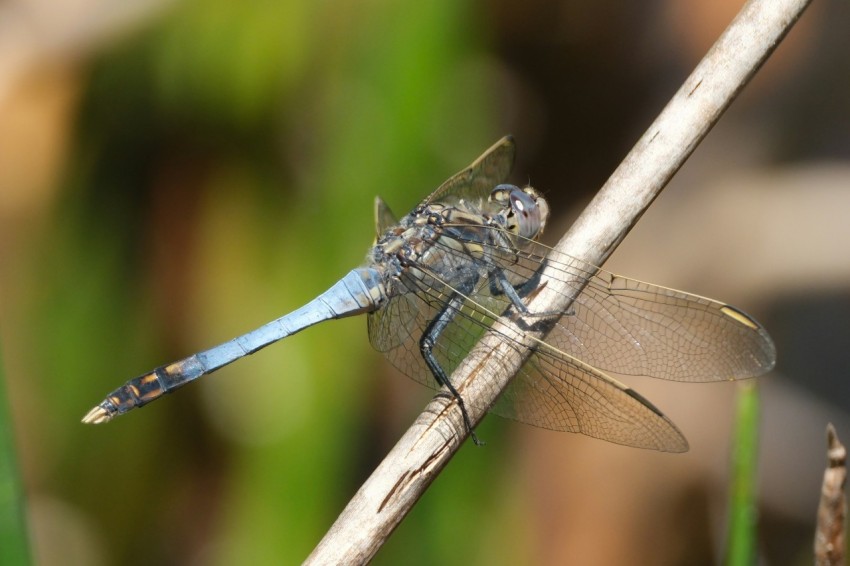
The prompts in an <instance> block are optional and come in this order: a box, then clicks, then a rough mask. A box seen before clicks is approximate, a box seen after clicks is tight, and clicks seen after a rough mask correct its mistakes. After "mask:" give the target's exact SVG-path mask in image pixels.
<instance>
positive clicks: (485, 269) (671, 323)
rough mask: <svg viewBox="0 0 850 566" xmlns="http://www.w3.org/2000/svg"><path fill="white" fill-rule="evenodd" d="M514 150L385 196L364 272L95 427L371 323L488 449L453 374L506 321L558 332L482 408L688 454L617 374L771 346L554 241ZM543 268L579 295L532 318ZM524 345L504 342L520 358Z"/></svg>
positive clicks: (374, 334)
mask: <svg viewBox="0 0 850 566" xmlns="http://www.w3.org/2000/svg"><path fill="white" fill-rule="evenodd" d="M515 153H516V150H515V144H514V141H513V139H512V138H511V137H510V136H507V137H505V138H503V139H501V140H499V141H498V142H497V143H496V144H494V145H493V146H492V147H490V148H489V149H488V150H487V151H486V152H484V154H483V155H481V156H480V157H479V158H478V159H476V160H475V161H474V162H473V163H472V164H471V165H470V166H469V167H467V168H465V169H463V170H462V171H460V172H459V173H457V174H456V175H454V176H452V177H451V178H449V179H448V180H447V181H445V182H444V183H443V184H442V185H440V186H439V187H438V188H437V189H436V190H435V191H434V192H433V193H431V195H429V196H428V197H427V198H425V199H424V200H423V201H422V202H421V203H419V205H418V206H416V208H414V209H413V210H412V211H411V212H410V213H409V214H407V215H406V216H404V217H403V218H401V219H400V220H397V219H396V218H395V216H394V215H393V213H392V212H391V211H390V209H389V207H387V206H386V204H384V202H383V201H382V200H381V199H380V198H376V201H375V224H376V229H377V238H376V240H375V243H374V245H373V246H372V248H371V249H370V250H369V252H368V253H367V256H366V260H365V263H364V264H363V265H362V266H360V267H358V268H356V269H353V270H351V271H350V272H349V273H348V274H347V275H345V276H344V277H343V278H342V279H340V280H339V281H338V282H337V283H335V284H334V285H333V286H332V287H330V289H328V290H327V291H325V292H324V293H322V294H321V295H319V296H318V297H316V298H315V299H313V300H312V301H310V302H309V303H307V304H306V305H304V306H302V307H301V308H299V309H297V310H295V311H293V312H291V313H290V314H287V315H285V316H283V317H281V318H278V319H276V320H274V321H272V322H269V323H267V324H265V325H263V326H261V327H259V328H257V329H255V330H253V331H251V332H248V333H247V334H244V335H242V336H239V337H237V338H234V339H232V340H230V341H228V342H224V343H223V344H220V345H218V346H215V347H213V348H210V349H208V350H205V351H202V352H199V353H196V354H193V355H191V356H189V357H187V358H184V359H182V360H179V361H176V362H173V363H170V364H167V365H163V366H160V367H158V368H156V369H154V370H153V371H151V372H148V373H145V374H142V375H140V376H139V377H136V378H134V379H131V380H130V381H128V382H126V383H125V384H124V385H122V386H121V387H119V388H118V389H116V390H115V391H113V392H112V393H110V394H109V395H107V396H106V398H105V399H104V400H103V401H102V402H101V403H100V404H98V405H97V406H95V407H94V408H93V409H92V410H91V411H89V413H88V414H86V416H85V417H84V418H83V422H84V423H103V422H106V421H109V420H111V419H112V418H113V417H115V416H117V415H120V414H123V413H126V412H128V411H131V410H132V409H135V408H137V407H141V406H143V405H146V404H148V403H150V402H151V401H154V400H156V399H158V398H159V397H161V396H162V395H164V394H165V393H171V392H172V391H174V390H175V389H177V388H179V387H181V386H183V385H185V384H187V383H189V382H192V381H194V380H196V379H198V378H199V377H201V376H203V375H205V374H208V373H211V372H213V371H216V370H218V369H219V368H221V367H223V366H225V365H227V364H230V363H231V362H234V361H236V360H238V359H239V358H242V357H244V356H247V355H249V354H253V353H254V352H256V351H257V350H259V349H261V348H263V347H265V346H268V345H269V344H272V343H273V342H277V341H278V340H281V339H283V338H286V337H287V336H290V335H292V334H295V333H296V332H299V331H301V330H304V329H305V328H308V327H310V326H313V325H314V324H317V323H319V322H323V321H326V320H329V319H337V318H342V317H347V316H353V315H358V314H364V313H368V318H367V322H368V331H369V339H370V342H371V344H372V345H373V346H374V348H375V349H377V350H378V351H380V352H382V353H383V354H384V355H385V356H386V357H387V358H388V359H389V361H390V362H391V363H392V364H393V365H394V366H395V367H397V368H398V369H399V370H401V372H402V373H404V374H406V375H408V376H409V377H411V378H413V379H414V380H416V381H418V382H420V383H422V384H424V385H427V386H429V387H432V388H434V389H438V390H442V391H443V392H444V394H448V395H451V397H452V398H453V399H454V401H456V402H457V404H458V406H459V408H460V411H461V413H462V416H463V421H464V424H465V426H466V429H467V431H468V432H469V433H470V436H471V437H472V439H473V441H474V442H475V443H476V444H479V443H480V442H479V440H478V438H477V436H476V435H475V432H474V429H473V426H472V422H471V420H470V418H469V414H468V411H467V406H466V402H467V401H466V400H465V399H464V398H463V397H462V396H461V395H460V394H459V393H458V390H457V387H456V384H455V383H453V382H452V380H451V377H450V376H451V375H452V372H453V371H454V370H455V368H457V367H458V365H459V364H460V363H461V362H462V361H463V360H464V358H465V357H466V356H467V355H468V354H469V352H470V350H472V348H473V347H474V346H475V345H476V343H477V342H478V340H479V339H480V338H481V337H482V336H483V335H484V334H485V333H486V332H488V331H491V332H492V331H498V330H497V328H499V327H498V325H494V323H495V321H497V320H499V319H500V317H503V316H507V317H510V318H511V319H514V320H522V321H526V324H525V326H524V327H523V328H525V329H526V330H523V332H528V333H530V332H531V331H532V330H531V329H532V328H534V327H535V326H536V323H537V322H540V323H541V324H542V323H545V328H546V329H547V330H546V333H545V335H544V337H543V338H540V339H536V341H535V342H534V344H535V346H534V347H533V348H532V351H531V353H530V355H528V357H527V358H526V359H525V362H524V363H523V365H522V366H521V368H520V370H519V371H518V373H517V374H516V375H515V376H514V378H513V379H512V380H511V381H510V383H509V384H508V386H507V388H506V389H505V390H504V391H503V392H502V394H501V395H500V397H499V398H498V399H497V401H496V402H495V403H494V404H492V406H489V405H488V406H484V407H480V408H481V409H483V410H487V411H489V412H491V413H494V414H497V415H500V416H504V417H508V418H511V419H515V420H517V421H521V422H524V423H528V424H531V425H535V426H538V427H542V428H547V429H553V430H559V431H568V432H574V433H581V434H584V435H587V436H590V437H594V438H598V439H603V440H607V441H610V442H613V443H617V444H623V445H628V446H634V447H638V448H647V449H654V450H660V451H668V452H683V451H686V450H687V449H688V444H687V440H686V439H685V437H684V435H683V434H682V432H681V431H680V430H679V429H678V428H677V427H676V425H675V424H674V423H673V422H672V421H671V420H670V419H669V418H667V417H666V416H665V415H664V414H663V413H662V412H661V411H660V410H659V409H658V408H656V407H655V406H654V405H653V404H652V403H650V402H649V401H648V400H647V399H645V398H644V397H643V396H641V395H640V394H639V393H637V392H636V391H634V390H633V389H631V388H630V387H628V386H627V385H625V384H624V383H622V382H620V381H619V380H617V379H615V378H614V377H612V375H611V374H617V375H642V376H650V377H655V378H659V379H666V380H672V381H680V382H710V381H721V380H737V379H744V378H750V377H754V376H757V375H760V374H763V373H765V372H767V371H769V370H771V369H772V368H773V366H774V364H775V360H776V350H775V347H774V345H773V342H772V340H771V338H770V336H769V335H768V333H767V331H766V330H765V329H764V327H763V326H762V325H761V324H759V323H758V322H757V321H756V320H755V319H754V318H752V317H750V316H749V315H747V314H746V313H744V312H743V311H741V310H739V309H737V308H735V307H733V306H731V305H728V304H726V303H723V302H720V301H716V300H713V299H709V298H706V297H701V296H697V295H692V294H690V293H686V292H683V291H677V290H674V289H670V288H666V287H661V286H657V285H653V284H650V283H645V282H642V281H637V280H635V279H630V278H628V277H623V276H620V275H615V274H614V273H610V272H608V271H605V270H604V269H601V268H599V267H597V266H594V265H591V264H589V263H586V262H583V261H580V260H578V259H576V258H573V257H571V256H568V255H566V254H563V253H560V252H558V251H556V250H553V249H552V248H549V247H547V246H546V245H544V244H543V243H541V242H540V237H541V235H542V233H543V230H544V228H545V226H546V222H547V220H548V217H549V206H548V204H547V202H546V200H545V198H544V197H543V195H542V194H541V193H540V192H538V191H537V190H536V189H534V188H532V187H530V186H527V187H522V188H521V187H519V186H517V185H512V184H508V183H507V181H506V180H507V178H508V176H509V174H510V172H511V169H512V167H513V162H514V156H515ZM544 269H545V270H546V276H547V277H551V276H553V274H554V276H555V277H558V278H561V279H562V281H564V282H566V283H567V290H566V291H564V292H565V293H572V296H573V299H572V301H571V304H570V306H569V308H568V309H566V310H564V311H559V312H533V311H532V310H531V309H529V307H528V306H527V304H528V303H529V302H530V299H531V298H533V297H534V296H535V295H536V294H537V292H538V291H540V290H541V287H542V286H543V285H545V284H544V283H542V282H541V274H542V273H543V271H544ZM577 291H578V294H576V292H577ZM519 336H520V337H519V338H518V337H517V335H516V334H512V335H508V334H507V333H503V334H502V336H500V339H502V340H504V341H506V342H509V343H510V345H511V346H512V347H514V348H516V349H519V348H521V347H522V345H521V342H523V340H521V339H520V338H522V333H520V335H519ZM471 403H473V404H475V406H476V407H478V405H477V404H476V403H477V401H472V402H471Z"/></svg>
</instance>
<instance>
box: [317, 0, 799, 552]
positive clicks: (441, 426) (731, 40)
mask: <svg viewBox="0 0 850 566" xmlns="http://www.w3.org/2000/svg"><path fill="white" fill-rule="evenodd" d="M809 2H810V0H750V1H749V2H748V3H747V4H746V5H745V6H744V7H743V8H742V9H741V12H740V13H739V14H738V16H737V17H736V18H735V20H734V21H733V22H732V24H730V26H729V27H728V28H727V29H726V31H725V32H724V33H723V35H722V36H721V37H720V38H719V39H718V41H717V42H716V43H715V44H714V46H713V47H712V48H711V50H710V51H709V52H708V54H707V55H706V56H705V58H704V59H703V60H702V61H701V62H700V64H699V65H698V66H697V67H696V69H695V70H694V71H693V73H692V74H691V75H690V76H689V77H688V78H687V80H686V81H685V83H684V84H683V85H682V87H681V88H680V89H679V91H678V92H677V93H676V94H675V95H674V97H673V99H672V100H671V101H670V103H669V104H668V105H667V106H666V107H665V108H664V110H663V111H662V112H661V114H660V115H659V116H658V118H657V119H656V120H655V122H653V124H652V125H651V126H650V127H649V129H648V130H647V132H646V133H645V134H644V135H643V137H641V139H640V140H638V142H637V144H636V145H635V147H634V148H633V149H632V150H631V152H629V154H628V155H627V156H626V158H625V160H624V161H623V162H622V163H621V164H620V166H619V167H618V168H617V170H616V171H614V174H613V175H612V176H611V178H610V179H609V180H608V181H607V182H606V183H605V186H603V187H602V189H601V190H600V191H599V193H598V194H597V195H596V197H595V198H594V199H593V201H592V202H591V203H590V205H589V206H588V207H587V209H585V211H584V212H583V213H582V215H581V216H580V217H579V218H578V220H577V221H576V222H575V224H573V226H572V228H571V229H570V230H569V231H568V232H567V234H566V235H565V236H564V237H563V238H562V239H561V241H560V242H559V243H558V245H557V246H556V249H557V250H558V251H560V252H562V253H565V254H568V255H570V256H572V257H575V258H578V259H579V260H581V261H583V262H587V263H590V264H593V265H601V264H602V263H604V262H605V260H606V259H607V258H608V256H609V255H610V254H611V252H613V250H614V248H615V247H616V246H617V244H619V242H620V241H621V240H622V239H623V238H624V237H625V235H626V234H627V233H628V231H629V230H630V229H631V227H632V226H633V225H634V224H635V223H636V222H637V220H638V219H639V218H640V216H641V215H642V214H643V213H644V211H645V210H646V208H647V207H648V206H649V205H650V204H651V203H652V201H653V200H654V199H655V197H656V196H658V194H659V193H660V192H661V189H662V188H663V187H664V186H665V185H666V184H667V182H668V181H669V180H670V178H671V177H672V176H673V174H674V173H675V172H676V171H677V170H678V169H679V167H681V166H682V164H683V163H684V161H685V159H687V157H688V156H689V155H690V153H691V152H692V151H693V150H694V148H695V147H696V146H697V144H698V143H699V142H700V140H702V138H703V137H705V135H706V134H707V133H708V131H709V130H710V129H711V127H712V126H713V125H714V124H715V122H716V121H717V120H718V118H719V117H720V115H721V114H722V112H723V110H725V109H726V107H727V106H728V105H729V104H730V103H731V102H732V100H733V99H734V98H735V96H736V95H737V94H738V92H739V91H740V90H741V89H742V88H743V87H744V85H745V84H746V83H747V81H748V80H749V79H750V78H751V77H752V76H753V74H754V73H755V72H756V71H757V70H758V68H759V67H760V66H761V64H762V63H763V62H764V61H765V59H766V58H767V57H768V56H769V55H770V53H771V52H772V51H773V49H774V48H775V47H776V45H777V44H778V43H779V42H780V41H781V39H782V38H783V37H784V36H785V34H786V33H787V32H788V30H789V29H790V28H791V26H792V25H793V24H794V22H796V20H797V19H798V18H799V17H800V15H801V14H802V12H803V10H804V9H805V8H806V6H807V5H808V4H809ZM544 280H546V279H545V273H544ZM547 284H548V287H547V289H545V290H544V292H541V293H540V294H539V295H538V296H537V297H535V298H534V300H533V301H532V302H531V303H530V304H529V305H528V306H529V308H530V310H532V311H533V312H551V311H555V310H563V309H566V308H568V304H566V302H567V301H564V297H563V296H559V294H558V293H557V292H548V291H550V290H551V291H554V290H555V289H554V287H555V286H559V289H561V290H563V288H562V287H560V285H561V283H559V282H557V281H554V280H551V279H550V280H548V281H547ZM497 326H499V329H500V330H501V332H503V333H504V332H510V331H511V330H510V322H508V321H501V320H500V321H498V322H497ZM527 355H528V354H527V353H526V354H525V355H523V354H521V353H518V352H516V351H514V350H513V348H510V347H508V346H506V344H505V342H504V340H501V339H500V338H499V335H498V334H497V333H494V332H491V333H488V334H486V335H485V336H484V337H483V338H482V340H481V341H480V342H479V344H478V345H477V346H476V347H475V348H474V349H473V351H472V352H471V353H470V355H469V356H468V357H467V359H466V360H465V361H464V363H462V364H461V365H460V366H459V367H458V368H457V370H456V371H455V373H454V374H453V376H452V382H453V383H455V384H458V386H457V389H458V391H459V392H460V393H461V395H463V397H464V398H465V399H467V400H468V401H467V408H468V411H469V415H470V418H471V419H472V421H473V423H474V424H477V423H478V421H480V420H481V418H482V417H483V416H484V414H485V413H484V411H483V410H481V409H480V407H486V406H489V405H490V404H492V403H493V402H494V401H495V399H496V397H497V396H498V393H499V392H500V391H501V390H503V389H504V388H505V386H506V385H507V383H508V381H509V380H510V378H511V377H512V376H513V375H514V374H515V373H516V372H517V370H518V369H519V367H520V366H521V365H522V363H523V361H524V359H525V357H527ZM467 435H468V432H467V431H466V430H465V428H464V426H463V421H462V419H461V416H460V411H459V410H458V407H457V405H456V404H455V403H454V402H453V401H452V400H451V399H450V398H447V397H446V396H443V395H437V396H436V397H435V398H434V399H433V400H432V401H431V402H430V403H429V404H428V406H427V407H426V408H425V410H424V411H423V413H422V414H421V415H420V416H419V418H418V419H417V420H416V422H415V423H414V424H413V426H411V428H410V429H408V431H407V432H406V433H405V434H404V436H402V438H401V439H400V440H399V442H398V443H397V444H396V445H395V446H394V447H393V449H392V450H391V451H390V452H389V454H388V455H387V456H386V458H385V459H384V461H383V462H382V463H381V464H380V465H379V466H378V467H377V468H376V470H375V471H374V472H373V474H372V476H371V477H370V478H369V479H368V480H367V481H366V483H364V484H363V486H362V487H361V488H360V490H359V491H358V492H357V493H356V494H355V495H354V497H353V498H352V499H351V501H350V502H349V503H348V505H347V506H346V508H345V509H344V510H343V512H342V513H341V514H340V516H339V517H338V518H337V520H336V522H335V523H334V524H333V526H332V527H331V529H330V530H329V531H328V533H327V534H326V535H325V537H324V538H323V539H322V541H321V542H320V543H319V545H318V546H317V547H316V548H315V549H314V550H313V553H312V554H311V555H310V556H309V557H308V558H307V560H306V563H307V564H362V563H365V562H368V561H369V560H370V559H371V558H372V557H373V556H374V555H375V553H376V552H377V551H378V549H379V548H380V547H381V546H382V545H383V543H384V541H386V539H387V538H388V537H389V535H390V534H391V533H392V531H393V530H394V529H395V527H396V526H397V525H398V524H399V523H400V522H401V520H402V519H403V518H404V517H405V516H406V515H407V513H408V512H409V511H410V509H411V508H412V507H413V505H414V504H415V503H416V501H417V500H418V499H419V497H420V496H421V495H422V493H424V491H425V489H427V487H428V486H429V485H430V484H431V482H432V481H433V480H434V478H435V477H436V476H437V474H439V473H440V471H441V470H442V468H443V467H444V466H445V465H446V464H447V463H448V461H449V460H450V459H451V457H452V456H453V455H454V453H455V452H456V451H457V450H458V448H459V447H460V445H461V443H462V441H463V440H465V438H466V436H467Z"/></svg>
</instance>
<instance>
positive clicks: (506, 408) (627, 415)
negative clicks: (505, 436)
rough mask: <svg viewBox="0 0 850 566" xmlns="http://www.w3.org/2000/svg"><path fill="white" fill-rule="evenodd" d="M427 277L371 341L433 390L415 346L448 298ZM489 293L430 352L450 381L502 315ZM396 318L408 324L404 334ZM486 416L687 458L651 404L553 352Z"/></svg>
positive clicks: (375, 322) (530, 364)
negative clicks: (449, 376) (677, 453)
mask: <svg viewBox="0 0 850 566" xmlns="http://www.w3.org/2000/svg"><path fill="white" fill-rule="evenodd" d="M432 275H433V273H429V274H427V275H426V276H425V277H419V278H416V279H412V278H411V279H410V280H408V281H406V282H405V284H406V285H407V286H408V288H409V289H410V290H411V292H410V293H409V294H406V295H403V296H401V297H396V298H394V299H393V300H392V301H391V302H390V303H389V304H388V305H387V306H386V308H385V309H382V310H380V311H378V312H376V313H374V314H371V315H370V316H369V334H370V338H371V339H372V343H373V344H375V345H376V347H377V348H378V349H381V350H382V351H383V352H384V354H385V355H386V356H387V358H388V359H389V360H390V362H391V363H392V364H393V365H394V366H395V367H397V368H398V369H399V370H400V371H402V372H403V373H404V374H406V375H408V376H410V377H411V378H413V379H414V380H416V381H419V382H420V383H423V384H424V385H427V386H428V387H431V388H434V389H437V388H438V385H437V383H436V381H435V380H434V378H433V376H432V375H431V373H430V371H429V369H428V367H427V365H426V364H425V362H424V359H423V357H422V354H421V352H420V350H419V340H420V338H421V336H422V334H423V333H424V332H425V329H426V327H427V325H428V323H429V322H430V321H431V320H433V318H434V317H436V316H437V314H438V313H439V312H440V311H441V310H442V309H444V308H447V307H446V303H447V302H448V296H449V295H450V294H451V292H452V290H451V289H450V288H449V287H448V286H447V285H445V284H443V283H441V282H440V281H439V280H438V279H437V278H434V277H432ZM492 292H493V288H492V287H491V286H490V285H489V283H488V281H487V280H486V279H485V280H483V281H481V282H480V283H479V285H478V287H477V288H476V290H475V293H474V294H473V296H474V297H475V299H474V300H473V299H472V298H470V299H468V300H466V301H465V302H464V304H463V306H462V307H461V308H460V309H458V310H457V311H456V312H455V313H454V314H455V316H454V318H453V320H452V323H451V324H449V326H448V327H447V328H446V330H445V331H444V332H443V333H442V334H441V335H440V337H439V339H438V341H437V343H436V345H435V347H434V350H433V352H434V354H435V356H436V358H437V360H438V362H439V363H440V365H441V366H442V368H443V369H444V370H445V371H446V373H447V374H448V375H451V374H452V373H453V372H454V370H455V369H456V368H457V366H458V364H459V363H460V362H461V361H462V360H463V359H464V358H465V357H466V356H467V355H468V353H469V351H470V350H471V349H472V347H473V346H474V345H475V344H476V343H477V342H478V340H479V339H480V338H481V336H482V335H483V333H484V332H485V331H486V330H487V329H489V328H490V326H491V325H492V323H493V321H494V320H495V316H494V313H498V312H502V311H503V310H504V309H505V308H506V307H507V305H508V301H507V299H505V297H504V295H493V294H492ZM412 313H416V314H415V315H413V314H412ZM399 315H401V316H402V318H403V319H404V320H405V321H406V322H407V325H406V326H402V327H401V328H402V330H401V331H399V328H400V327H399V324H398V322H399V321H400V320H401V318H399ZM505 339H506V340H507V339H508V338H507V337H506V338H505ZM468 402H469V401H468ZM485 408H486V407H485ZM489 410H490V411H491V412H493V413H494V414H498V415H500V416H503V417H507V418H511V419H514V420H518V421H521V422H524V423H528V424H531V425H534V426H539V427H543V428H549V429H553V430H561V431H569V432H577V433H582V434H585V435H588V436H592V437H595V438H600V439H603V440H608V441H610V442H615V443H618V444H625V445H629V446H635V447H639V448H652V449H655V450H663V451H670V452H682V451H685V450H687V441H686V440H685V439H684V437H683V436H682V434H681V432H679V430H678V429H677V428H676V427H675V425H674V424H673V423H672V422H671V421H670V420H669V419H667V417H665V416H664V415H663V414H662V413H661V412H660V411H659V410H658V409H656V408H655V407H654V406H653V405H652V404H650V403H649V402H648V401H646V400H645V399H643V398H642V397H641V396H640V395H638V394H637V393H636V392H634V391H633V390H631V389H629V388H628V387H626V386H625V385H623V384H621V383H619V382H617V381H616V380H614V379H612V378H610V377H609V376H607V375H605V374H604V373H602V372H600V371H598V370H596V369H594V368H592V367H590V366H588V365H586V364H582V363H581V362H579V361H578V360H574V359H572V358H570V357H569V356H565V355H563V354H562V353H561V352H558V351H555V350H553V349H551V348H545V347H541V348H540V349H539V350H538V351H537V352H536V353H534V354H533V355H532V356H531V358H530V359H529V360H528V361H527V362H526V363H525V364H524V365H523V367H522V368H521V370H520V372H519V373H518V374H517V375H516V377H515V378H514V379H513V381H512V382H511V384H510V385H509V387H508V389H507V390H506V391H505V392H504V393H503V395H502V396H501V397H500V398H499V401H498V403H497V404H496V405H495V406H493V407H491V408H489Z"/></svg>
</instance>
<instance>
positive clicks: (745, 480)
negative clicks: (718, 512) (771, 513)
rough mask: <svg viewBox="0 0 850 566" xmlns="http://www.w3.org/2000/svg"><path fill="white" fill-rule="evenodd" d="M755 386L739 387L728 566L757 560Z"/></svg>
mask: <svg viewBox="0 0 850 566" xmlns="http://www.w3.org/2000/svg"><path fill="white" fill-rule="evenodd" d="M758 421H759V399H758V389H757V388H756V384H755V383H754V382H750V383H746V384H742V385H741V386H740V388H739V390H738V407H737V416H736V425H735V438H734V446H733V447H732V450H733V454H732V474H733V477H732V490H731V493H730V498H729V499H730V500H729V535H728V544H727V547H726V561H725V562H726V564H727V565H728V566H744V565H746V566H749V565H751V564H755V562H756V543H757V536H756V535H757V532H756V526H757V523H758V509H757V506H756V495H757V493H756V492H757V486H756V481H757V471H758Z"/></svg>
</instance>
